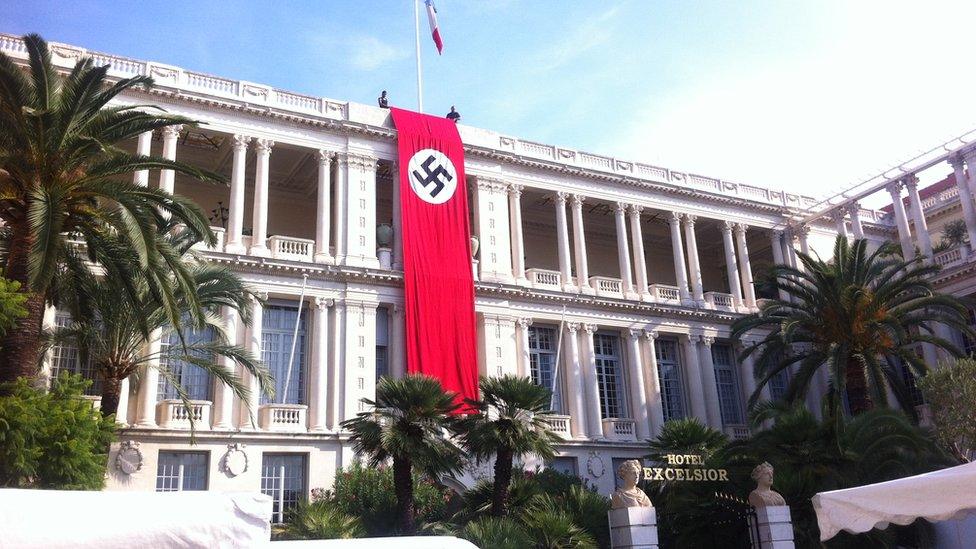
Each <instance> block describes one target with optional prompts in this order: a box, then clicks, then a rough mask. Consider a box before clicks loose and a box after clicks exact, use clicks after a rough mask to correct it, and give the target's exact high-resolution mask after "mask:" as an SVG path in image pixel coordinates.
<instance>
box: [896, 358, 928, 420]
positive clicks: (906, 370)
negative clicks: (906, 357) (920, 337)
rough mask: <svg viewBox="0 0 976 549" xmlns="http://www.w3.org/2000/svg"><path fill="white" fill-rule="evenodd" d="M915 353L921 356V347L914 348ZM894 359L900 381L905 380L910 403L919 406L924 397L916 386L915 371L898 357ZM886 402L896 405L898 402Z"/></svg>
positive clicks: (923, 401)
mask: <svg viewBox="0 0 976 549" xmlns="http://www.w3.org/2000/svg"><path fill="white" fill-rule="evenodd" d="M915 354H916V355H918V356H922V348H921V347H917V348H915ZM896 360H898V370H899V371H900V372H901V379H902V381H904V382H905V387H907V388H908V395H909V397H910V398H911V400H912V404H913V405H914V406H921V405H922V404H925V397H923V396H922V391H920V390H919V388H918V383H917V382H916V379H915V373H914V372H912V368H911V366H910V365H909V364H908V363H907V362H905V361H903V360H899V359H896ZM888 404H889V405H890V406H897V404H898V403H897V402H890V403H888Z"/></svg>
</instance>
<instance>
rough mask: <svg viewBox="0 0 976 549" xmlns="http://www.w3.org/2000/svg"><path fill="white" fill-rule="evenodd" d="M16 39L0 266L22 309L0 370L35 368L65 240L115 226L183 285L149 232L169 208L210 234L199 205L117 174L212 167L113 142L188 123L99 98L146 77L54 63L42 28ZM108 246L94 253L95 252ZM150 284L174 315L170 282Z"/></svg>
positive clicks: (4, 111) (6, 126) (3, 113)
mask: <svg viewBox="0 0 976 549" xmlns="http://www.w3.org/2000/svg"><path fill="white" fill-rule="evenodd" d="M24 46H25V48H26V50H27V52H28V54H29V58H30V59H29V67H27V69H24V68H22V67H20V66H18V65H17V64H16V63H15V62H14V61H13V60H12V59H11V58H10V57H8V56H6V55H4V54H3V53H0V221H2V222H3V225H4V235H3V239H4V240H5V244H6V250H5V255H4V257H3V258H2V267H3V272H4V276H6V277H7V278H9V279H11V280H14V281H17V282H19V283H20V285H21V286H20V289H19V291H20V292H21V293H23V294H24V295H26V296H27V301H26V309H27V315H26V316H25V317H23V318H21V319H18V320H17V322H16V324H15V326H14V327H13V328H12V329H11V330H9V331H8V332H7V333H6V334H5V335H3V336H2V337H0V381H9V380H12V379H14V378H16V377H17V376H21V375H26V376H31V375H34V374H35V373H36V371H37V364H38V356H39V353H40V346H41V335H40V332H41V320H42V317H43V314H44V306H45V302H46V301H50V295H49V289H50V287H51V284H52V280H53V279H54V278H55V275H56V273H58V271H59V268H61V267H63V266H64V265H65V264H66V263H67V262H66V259H65V258H66V256H67V255H70V254H71V253H72V252H73V251H74V250H76V248H77V247H76V246H74V245H72V244H71V243H70V242H69V240H80V241H82V242H83V243H85V245H87V247H88V248H89V249H96V248H98V247H99V245H100V243H101V240H102V239H103V238H105V237H106V235H114V236H117V238H119V239H121V241H122V242H123V243H124V244H125V246H126V247H127V248H128V249H130V250H134V251H135V252H136V253H137V254H138V256H139V262H140V264H141V266H142V267H143V270H144V271H146V272H148V273H150V275H151V276H152V277H153V278H155V279H157V280H162V279H164V278H166V277H167V276H168V274H169V273H172V272H175V273H177V274H178V275H179V276H177V277H176V280H177V281H178V283H179V284H178V286H180V287H183V291H184V292H189V291H190V289H189V288H187V287H186V285H187V284H189V282H190V281H189V279H188V277H187V276H186V271H185V269H184V268H183V266H182V265H181V263H180V258H179V257H178V256H174V255H173V254H172V253H170V251H169V250H166V249H165V248H163V249H161V248H160V246H159V245H158V240H157V239H156V234H157V232H158V230H159V227H160V225H161V224H162V223H163V222H164V221H165V220H166V219H167V218H172V219H174V220H178V221H179V222H181V223H183V224H185V225H186V226H187V228H188V229H189V230H190V231H192V232H193V233H194V234H195V235H196V236H197V237H198V238H199V239H205V240H207V241H208V242H213V241H214V236H213V234H212V233H211V232H210V229H209V227H208V222H207V218H206V216H205V215H204V214H203V212H202V211H200V209H199V208H197V207H196V206H195V205H194V204H193V203H192V202H190V201H188V200H186V199H183V198H180V197H177V196H173V195H171V194H169V193H167V192H164V191H160V190H156V189H149V188H145V187H140V186H138V185H135V184H133V183H132V182H131V181H127V180H125V176H126V175H127V174H131V173H133V172H135V171H138V170H148V169H171V170H174V171H177V172H179V173H183V174H187V175H190V176H192V177H195V178H197V179H203V180H218V179H220V178H219V176H216V175H214V174H211V173H208V172H205V171H203V170H199V169H196V168H193V167H191V166H188V165H185V164H182V163H179V162H175V161H172V160H165V159H163V158H157V157H147V156H138V155H133V154H130V153H127V152H125V151H124V150H123V149H121V148H120V147H119V144H120V143H123V142H126V141H130V140H131V139H134V138H135V137H136V136H138V135H139V134H142V133H144V132H149V131H153V130H157V129H160V128H164V127H167V126H172V125H175V124H188V123H192V121H190V120H187V119H185V118H182V117H178V116H171V115H166V114H161V113H159V112H156V111H155V110H154V109H152V108H149V107H146V106H145V105H139V106H109V103H110V102H112V100H113V99H115V98H116V97H117V96H118V95H119V94H121V93H124V92H127V91H131V90H133V89H147V88H149V87H151V86H152V83H153V81H152V79H151V78H149V77H146V76H136V77H133V78H125V79H122V80H119V81H116V82H114V83H112V82H111V81H110V80H108V79H107V77H106V75H107V71H108V67H107V66H102V67H95V66H94V62H93V61H92V60H91V59H89V58H85V59H82V60H80V61H79V62H78V63H77V64H76V65H75V67H74V69H73V70H71V72H70V73H68V74H62V73H59V72H58V70H57V69H56V68H55V67H54V65H53V64H52V63H51V56H50V53H49V51H48V46H47V43H46V42H45V41H44V40H43V39H42V38H41V37H39V36H37V35H35V34H31V35H28V36H25V37H24ZM112 257H113V256H112V255H109V254H103V258H102V259H103V261H111V260H112ZM70 264H72V265H79V263H77V262H75V263H70ZM81 265H82V266H84V267H85V268H88V266H87V265H84V264H83V263H81ZM161 287H163V288H164V289H163V290H162V291H161V294H162V298H163V302H164V303H165V305H166V308H167V309H168V310H169V314H170V317H171V320H172V321H174V323H175V322H176V320H178V317H177V316H176V315H177V314H178V310H177V306H176V301H177V300H176V297H175V296H174V294H173V289H172V285H161ZM126 291H129V292H134V291H135V289H134V288H131V287H130V288H126ZM197 320H199V318H197Z"/></svg>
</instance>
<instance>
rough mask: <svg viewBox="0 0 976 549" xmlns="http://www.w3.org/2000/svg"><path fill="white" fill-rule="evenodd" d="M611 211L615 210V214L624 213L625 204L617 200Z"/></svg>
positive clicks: (625, 209)
mask: <svg viewBox="0 0 976 549" xmlns="http://www.w3.org/2000/svg"><path fill="white" fill-rule="evenodd" d="M613 211H614V212H616V214H617V215H624V212H626V211H627V204H625V203H623V202H617V203H615V204H614V205H613Z"/></svg>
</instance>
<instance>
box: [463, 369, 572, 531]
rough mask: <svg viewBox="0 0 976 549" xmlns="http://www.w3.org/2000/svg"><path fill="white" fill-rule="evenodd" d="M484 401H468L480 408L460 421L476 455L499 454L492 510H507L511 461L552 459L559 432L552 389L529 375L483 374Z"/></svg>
mask: <svg viewBox="0 0 976 549" xmlns="http://www.w3.org/2000/svg"><path fill="white" fill-rule="evenodd" d="M480 385H481V400H478V401H469V404H470V406H471V407H472V408H473V409H474V410H475V411H476V413H474V414H471V415H469V416H468V417H467V418H465V419H464V420H463V421H462V424H461V440H462V444H463V445H464V447H465V448H466V449H467V450H468V451H469V452H470V453H471V454H472V455H473V456H474V457H475V458H476V459H488V458H490V457H491V456H495V483H494V489H493V491H492V501H491V513H492V515H494V516H496V517H501V516H504V515H505V510H506V503H507V500H508V487H509V483H511V480H512V462H513V461H514V460H515V458H521V457H523V456H525V455H527V454H530V453H531V454H536V455H538V456H539V457H540V458H542V459H544V460H547V459H552V457H553V456H554V455H555V449H554V445H555V444H556V442H557V438H556V436H555V435H554V434H553V433H552V431H551V430H550V427H549V422H548V420H549V417H550V416H551V415H552V412H551V411H550V410H549V406H550V400H551V398H552V394H551V392H550V391H549V389H546V388H545V387H542V386H540V385H536V384H535V383H532V380H530V379H529V378H527V377H518V376H513V375H506V376H503V377H482V378H481V383H480Z"/></svg>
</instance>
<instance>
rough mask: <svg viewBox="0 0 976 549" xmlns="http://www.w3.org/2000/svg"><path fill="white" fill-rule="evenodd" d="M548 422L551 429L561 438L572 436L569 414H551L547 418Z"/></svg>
mask: <svg viewBox="0 0 976 549" xmlns="http://www.w3.org/2000/svg"><path fill="white" fill-rule="evenodd" d="M546 423H548V424H549V430H550V431H552V432H553V433H555V434H556V436H559V437H561V438H570V437H571V436H572V434H571V432H570V430H569V416H563V415H555V414H554V415H551V416H548V417H547V418H546Z"/></svg>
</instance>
